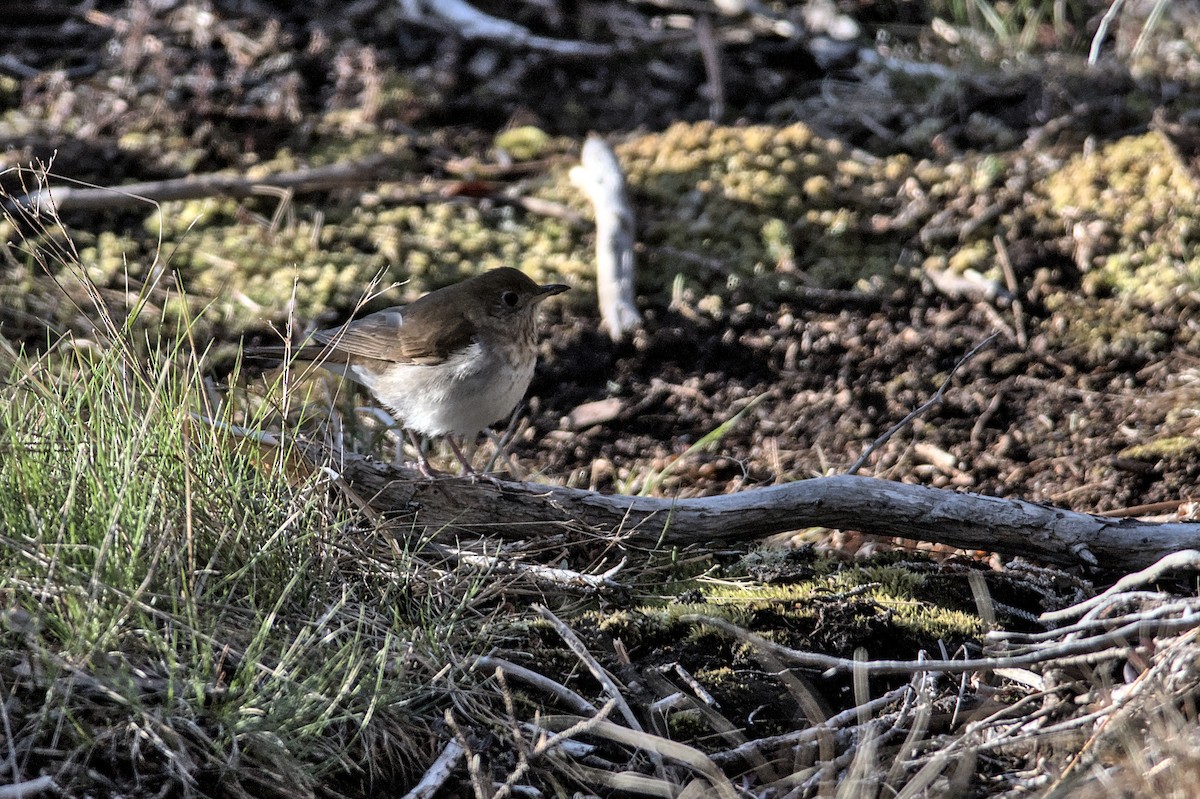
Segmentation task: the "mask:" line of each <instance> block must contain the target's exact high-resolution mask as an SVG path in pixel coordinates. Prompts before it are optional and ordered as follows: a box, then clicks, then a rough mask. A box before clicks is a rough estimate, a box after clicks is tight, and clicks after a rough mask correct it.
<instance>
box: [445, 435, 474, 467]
mask: <svg viewBox="0 0 1200 799" xmlns="http://www.w3.org/2000/svg"><path fill="white" fill-rule="evenodd" d="M446 443H447V444H449V445H450V449H452V450H454V455H455V456H456V457H457V458H458V462H459V463H461V464H462V471H461V472H459V474H460V475H461V476H463V477H470V478H476V477H479V472H477V471H475V467H474V466H472V465H471V462H470V461H469V460H467V456H465V455H463V452H462V450H461V449H459V447H458V444H456V443H454V436H452V435H450V434H449V433H447V434H446Z"/></svg>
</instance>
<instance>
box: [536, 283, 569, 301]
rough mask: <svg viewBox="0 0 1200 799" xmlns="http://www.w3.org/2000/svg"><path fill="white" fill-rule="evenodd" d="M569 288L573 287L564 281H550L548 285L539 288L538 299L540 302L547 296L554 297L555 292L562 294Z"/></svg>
mask: <svg viewBox="0 0 1200 799" xmlns="http://www.w3.org/2000/svg"><path fill="white" fill-rule="evenodd" d="M569 288H571V287H570V286H567V285H564V284H562V283H550V284H548V285H545V286H541V287H539V288H538V293H537V299H538V301H539V302H540V301H542V300H544V299H546V298H547V297H553V296H554V295H555V294H562V293H563V292H564V291H566V290H567V289H569Z"/></svg>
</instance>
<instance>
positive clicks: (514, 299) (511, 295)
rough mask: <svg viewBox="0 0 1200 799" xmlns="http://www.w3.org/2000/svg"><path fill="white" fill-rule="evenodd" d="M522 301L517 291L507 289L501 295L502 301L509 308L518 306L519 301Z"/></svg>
mask: <svg viewBox="0 0 1200 799" xmlns="http://www.w3.org/2000/svg"><path fill="white" fill-rule="evenodd" d="M520 301H521V298H520V297H518V296H517V292H515V291H506V292H504V293H503V294H501V295H500V302H502V303H504V304H505V305H507V306H508V307H509V308H516V307H517V303H518V302H520Z"/></svg>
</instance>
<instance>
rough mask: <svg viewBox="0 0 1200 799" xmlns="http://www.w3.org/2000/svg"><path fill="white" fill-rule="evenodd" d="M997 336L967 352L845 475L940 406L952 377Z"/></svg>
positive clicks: (994, 334) (992, 336) (856, 468)
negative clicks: (923, 399) (927, 395)
mask: <svg viewBox="0 0 1200 799" xmlns="http://www.w3.org/2000/svg"><path fill="white" fill-rule="evenodd" d="M997 335H998V334H997V333H993V334H991V335H990V336H988V337H987V338H985V339H984V340H983V341H981V342H979V343H978V344H976V345H975V346H974V347H972V348H971V350H970V352H968V353H967V354H966V355H964V356H963V357H961V358H959V359H958V363H956V364H954V368H953V369H951V370H950V374H948V375H946V379H945V380H943V381H942V384H941V385H940V386H938V390H937V391H935V392H934V393H933V396H932V397H930V398H929V399H928V400H926V401H925V402H923V403H921V405H920V406H918V407H917V408H916V409H915V410H913V411H912V412H911V413H909V414H908V415H907V416H905V417H904V418H903V419H901V420H900V421H899V422H896V424H894V425H892V427H891V428H890V429H888V431H887V432H886V433H884V434H883V435H881V436H880V437H879V438H877V439H875V441H874V442H872V444H871V446H869V447H867V450H866V452H864V453H863V454H862V455H861V456H860V457H859V459H858V460H856V461H855V462H854V465H853V466H851V467H850V468H849V469H847V470H846V474H848V475H851V474H857V473H858V470H859V469H861V468H862V467H863V464H865V463H866V462H867V459H868V458H870V457H871V455H872V454H873V453H874V452H875V451H876V450H877V449H879V448H880V447H882V446H883V445H884V444H886V443H887V442H888V440H889V439H891V437H892V436H894V435H896V433H899V432H900V431H901V430H903V429H904V428H905V427H907V426H908V425H909V423H910V422H912V421H913V419H916V418H917V417H918V416H921V415H922V414H924V413H925V412H926V411H928V410H929V409H931V408H934V407H936V406H938V405H940V404H941V403H942V400H943V399H944V397H945V394H946V389H947V388H949V386H950V382H951V381H952V380H954V375H955V374H956V373H957V372H958V370H959V369H961V368H962V367H963V365H964V364H966V363H967V362H968V361H970V360H971V359H972V358H974V357H975V356H976V355H977V354H978V353H979V351H980V350H982V349H983V348H984V347H986V346H988V345H989V344H991V343H992V342H993V341H995V340H996V336H997Z"/></svg>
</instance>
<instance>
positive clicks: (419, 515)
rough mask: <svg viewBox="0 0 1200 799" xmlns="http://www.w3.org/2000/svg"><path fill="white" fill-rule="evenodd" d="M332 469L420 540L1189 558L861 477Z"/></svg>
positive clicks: (1181, 525)
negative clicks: (693, 479) (582, 481)
mask: <svg viewBox="0 0 1200 799" xmlns="http://www.w3.org/2000/svg"><path fill="white" fill-rule="evenodd" d="M313 454H314V455H315V453H313ZM340 471H341V474H342V477H343V478H344V479H345V480H346V481H347V482H348V483H349V485H350V486H351V487H352V488H353V489H354V490H355V491H356V492H358V493H359V494H360V495H361V496H363V497H364V499H365V500H366V501H367V502H369V503H370V504H371V505H372V506H373V507H375V508H377V509H380V510H385V511H392V512H395V511H400V512H405V513H411V514H413V516H414V523H415V524H417V525H419V526H421V527H423V528H425V529H427V530H444V531H446V532H448V533H450V534H456V535H463V534H475V535H484V534H487V535H498V536H507V537H519V538H527V537H530V536H536V535H546V534H549V533H552V532H554V533H557V532H562V530H563V529H564V528H569V527H574V528H576V529H580V530H582V531H586V532H593V533H599V534H602V535H606V536H613V535H620V536H623V537H626V538H628V540H630V541H632V542H635V543H640V544H650V545H653V544H657V543H665V544H668V545H680V546H683V545H688V544H697V543H705V542H726V543H728V542H737V541H743V542H744V541H753V540H756V539H759V538H762V537H764V536H768V535H772V534H775V533H782V532H788V531H791V530H801V529H804V528H806V527H817V526H819V527H831V528H837V529H843V530H856V531H859V532H864V533H873V534H876V535H887V536H903V537H905V538H914V539H918V540H922V541H934V542H938V543H943V544H948V545H950V546H954V547H961V548H963V549H981V550H987V551H991V552H1000V553H1003V554H1007V555H1022V556H1025V557H1029V558H1033V559H1036V560H1041V561H1045V562H1048V563H1055V564H1066V565H1090V566H1096V565H1099V566H1101V567H1103V568H1106V569H1123V570H1130V569H1136V568H1141V567H1144V566H1147V565H1149V564H1151V563H1153V562H1154V561H1156V560H1158V559H1159V558H1160V557H1162V556H1163V555H1165V554H1168V553H1171V552H1176V551H1178V550H1182V549H1197V548H1200V524H1197V523H1190V522H1168V523H1156V522H1143V521H1139V520H1135V519H1112V518H1102V517H1098V516H1092V515H1089V514H1086V513H1076V512H1073V511H1069V510H1064V509H1061V508H1054V507H1050V506H1046V505H1038V504H1036V503H1033V502H1026V501H1023V500H1019V499H1001V498H999V497H988V496H982V495H979V494H967V493H959V492H956V491H950V490H946V489H938V488H929V487H926V486H916V485H907V484H904V483H895V482H889V481H886V480H878V479H875V478H870V477H857V476H837V477H819V478H814V479H811V480H801V481H798V482H795V483H787V484H785V485H777V486H770V487H768V488H757V489H752V490H749V491H742V492H740V493H737V494H728V495H725V496H717V497H701V498H694V499H680V500H671V499H660V498H655V497H633V496H625V495H620V494H617V495H604V494H598V493H596V492H594V491H585V490H581V489H575V488H561V487H557V486H547V485H539V484H535V483H516V482H504V481H495V482H491V481H480V482H477V483H472V482H471V481H469V480H465V479H453V478H448V479H439V480H436V481H430V480H428V479H426V478H424V477H422V476H421V475H420V474H419V473H418V472H416V471H415V470H411V469H398V468H395V467H392V466H389V465H387V464H383V463H379V462H377V461H373V460H370V459H367V458H364V457H362V456H358V455H352V454H346V455H345V456H344V460H343V463H342V465H341V468H340Z"/></svg>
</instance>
